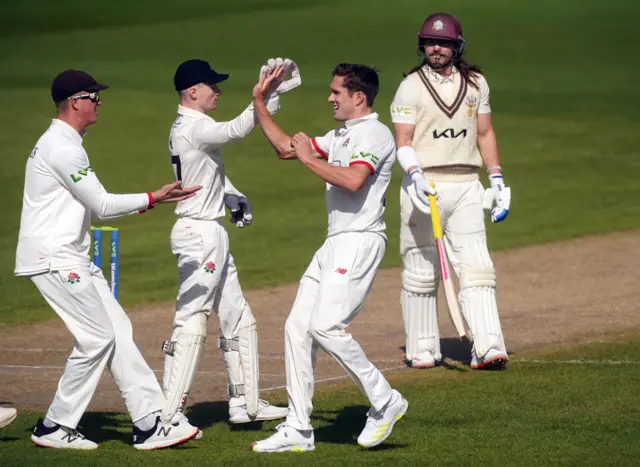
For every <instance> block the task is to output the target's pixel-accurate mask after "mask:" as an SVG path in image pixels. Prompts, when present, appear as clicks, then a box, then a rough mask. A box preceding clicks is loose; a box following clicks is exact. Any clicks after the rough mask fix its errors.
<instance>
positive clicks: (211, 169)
mask: <svg viewBox="0 0 640 467" xmlns="http://www.w3.org/2000/svg"><path fill="white" fill-rule="evenodd" d="M228 77H229V75H227V74H220V73H217V72H216V71H214V70H213V69H212V68H211V66H210V65H209V63H207V62H206V61H204V60H188V61H186V62H184V63H182V64H180V66H179V67H178V69H177V70H176V73H175V76H174V87H175V89H176V91H178V92H179V94H180V105H179V106H178V116H177V118H176V120H175V122H174V123H173V125H172V127H171V133H170V136H169V152H170V154H171V161H172V163H173V168H174V172H175V175H176V178H178V179H181V180H183V182H184V183H186V184H190V183H193V184H197V185H201V186H203V189H202V192H201V193H199V194H198V197H197V198H192V199H188V200H185V201H182V202H180V203H178V205H177V206H176V210H175V214H176V217H177V220H176V222H175V224H174V226H173V229H172V231H171V249H172V252H173V254H174V255H175V256H176V259H177V262H178V267H179V269H180V283H179V288H178V297H177V300H176V313H175V318H174V322H173V331H172V334H171V337H170V339H169V340H168V341H165V343H164V345H163V349H164V352H165V354H166V356H165V371H164V383H163V388H164V391H165V395H166V397H167V405H166V407H165V408H164V416H165V420H170V419H172V417H174V416H175V415H176V414H182V413H183V411H184V408H185V406H186V404H187V398H188V395H189V392H190V389H191V386H192V384H193V380H194V377H195V372H196V369H197V367H198V362H199V360H200V358H201V356H202V352H203V349H204V344H205V340H206V337H207V322H208V318H209V316H210V314H211V311H212V310H214V311H215V312H216V313H217V314H218V318H219V323H220V334H221V336H220V339H219V347H220V348H221V349H222V350H223V353H224V361H225V366H226V368H227V373H228V377H229V386H228V393H229V397H230V399H229V421H230V422H231V423H247V422H250V421H254V420H273V419H278V418H283V417H285V416H286V414H287V409H286V408H285V407H274V406H272V405H269V404H268V403H267V402H266V401H264V400H261V399H259V397H258V396H259V385H258V381H259V362H258V338H257V331H256V320H255V317H254V316H253V313H252V312H251V307H250V306H249V304H248V303H247V301H246V300H245V298H244V295H243V293H242V289H241V287H240V282H239V280H238V271H237V269H236V266H235V264H234V261H233V256H231V254H230V252H229V239H228V236H227V231H226V229H225V227H224V225H223V219H224V216H225V204H226V205H227V206H228V207H229V208H230V210H231V211H232V213H233V212H234V210H236V211H237V208H238V205H240V207H241V209H240V211H242V215H239V216H238V217H237V218H236V219H235V222H236V224H237V225H239V226H243V225H246V224H248V223H250V221H251V213H250V212H247V211H246V208H247V207H248V206H249V205H248V203H247V201H246V198H245V197H244V195H242V193H240V192H239V191H237V190H236V189H235V187H233V185H231V182H230V181H229V180H228V178H227V177H226V176H225V170H224V161H223V157H222V148H223V146H225V145H227V144H230V143H233V142H235V141H239V140H242V139H243V138H245V137H247V136H248V135H249V134H250V133H251V131H253V129H254V128H255V126H256V124H257V123H258V121H257V118H256V116H255V113H254V110H253V104H250V105H249V106H248V107H247V108H246V109H245V110H244V111H243V112H242V113H240V115H238V116H237V117H236V118H234V119H233V120H231V121H228V122H216V121H215V120H214V119H213V118H211V117H210V116H208V115H207V113H208V112H211V111H213V110H215V109H216V107H217V101H218V98H219V96H220V95H221V94H222V91H221V90H220V88H219V87H218V84H219V83H221V82H222V81H225V80H226V79H227V78H228ZM289 81H291V80H289ZM285 87H286V89H285ZM293 87H295V86H293V83H288V84H287V85H286V86H285V85H283V86H282V87H280V88H279V90H275V91H274V92H272V93H270V94H269V96H267V97H266V100H267V104H266V105H267V106H268V108H269V111H270V112H275V111H277V110H278V108H279V106H280V104H279V97H278V94H279V92H285V91H287V90H289V89H292V88H293ZM232 220H233V217H232ZM201 436H202V432H200V433H199V435H198V438H200V437H201Z"/></svg>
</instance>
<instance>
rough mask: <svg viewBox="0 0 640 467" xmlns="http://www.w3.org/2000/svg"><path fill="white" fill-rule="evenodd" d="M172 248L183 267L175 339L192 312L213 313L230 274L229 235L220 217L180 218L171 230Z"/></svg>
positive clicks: (177, 304)
mask: <svg viewBox="0 0 640 467" xmlns="http://www.w3.org/2000/svg"><path fill="white" fill-rule="evenodd" d="M171 251H172V252H173V254H174V255H175V257H176V258H177V260H178V268H179V269H180V284H179V286H178V297H177V299H176V315H175V319H174V323H173V327H174V329H173V336H172V338H171V340H172V341H173V340H175V339H174V338H175V337H176V336H177V335H178V333H179V331H180V328H182V326H184V325H185V323H186V322H187V321H188V320H189V318H191V316H193V315H194V314H196V313H205V314H206V315H207V318H208V317H209V316H210V315H211V310H212V309H213V308H214V304H215V303H216V299H218V300H219V295H220V290H221V288H222V287H221V286H222V285H223V284H224V280H225V278H226V276H227V271H228V267H229V237H228V234H227V231H226V230H225V228H224V227H223V226H222V224H221V223H220V222H219V221H205V220H195V219H188V218H180V219H178V220H177V221H176V223H175V224H174V226H173V229H172V230H171ZM235 277H236V278H237V274H236V276H235Z"/></svg>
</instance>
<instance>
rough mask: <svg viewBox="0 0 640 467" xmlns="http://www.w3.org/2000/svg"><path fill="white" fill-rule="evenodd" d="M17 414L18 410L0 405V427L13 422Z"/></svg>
mask: <svg viewBox="0 0 640 467" xmlns="http://www.w3.org/2000/svg"><path fill="white" fill-rule="evenodd" d="M17 416H18V411H17V410H16V409H13V408H8V407H0V428H4V427H5V426H7V425H9V424H10V423H11V422H13V421H14V420H15V419H16V417H17Z"/></svg>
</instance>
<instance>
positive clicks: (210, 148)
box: [169, 105, 257, 220]
mask: <svg viewBox="0 0 640 467" xmlns="http://www.w3.org/2000/svg"><path fill="white" fill-rule="evenodd" d="M256 124H257V121H256V118H255V116H254V112H253V110H252V109H250V108H247V109H245V110H244V112H242V113H241V114H240V115H238V116H237V117H236V118H234V119H233V120H231V121H229V122H216V121H215V120H214V119H213V118H211V117H209V116H208V115H207V114H204V113H202V112H198V111H197V110H193V109H189V108H186V107H183V106H181V105H179V106H178V116H177V118H176V120H175V121H174V122H173V125H172V126H171V134H170V136H169V153H170V154H171V163H172V164H173V171H174V174H175V176H176V179H177V180H182V184H183V186H197V185H202V189H201V190H200V191H198V194H197V195H196V196H194V197H192V198H189V199H186V200H184V201H180V202H179V203H178V204H177V206H176V209H175V214H176V216H178V217H187V218H190V219H198V220H216V219H220V218H223V217H224V216H225V210H224V201H223V196H224V190H225V171H224V162H223V160H222V146H224V145H225V144H227V143H231V142H233V141H237V140H240V139H242V138H245V137H247V136H248V135H249V134H250V133H251V131H252V130H253V129H254V128H255V126H256Z"/></svg>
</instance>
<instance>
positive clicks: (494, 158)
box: [478, 128, 501, 174]
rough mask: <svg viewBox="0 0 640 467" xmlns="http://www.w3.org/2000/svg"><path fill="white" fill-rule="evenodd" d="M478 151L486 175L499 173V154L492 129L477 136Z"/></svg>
mask: <svg viewBox="0 0 640 467" xmlns="http://www.w3.org/2000/svg"><path fill="white" fill-rule="evenodd" d="M478 149H479V150H480V156H481V157H482V162H483V163H484V165H485V167H487V169H488V173H489V174H492V173H499V172H500V171H501V170H500V168H499V166H500V154H499V152H498V140H497V138H496V134H495V132H494V131H493V128H491V129H489V130H488V131H486V132H485V133H484V134H481V135H478Z"/></svg>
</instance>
